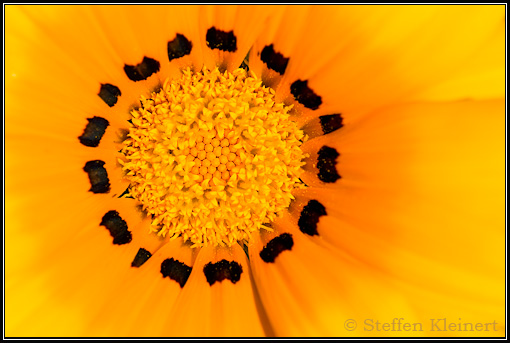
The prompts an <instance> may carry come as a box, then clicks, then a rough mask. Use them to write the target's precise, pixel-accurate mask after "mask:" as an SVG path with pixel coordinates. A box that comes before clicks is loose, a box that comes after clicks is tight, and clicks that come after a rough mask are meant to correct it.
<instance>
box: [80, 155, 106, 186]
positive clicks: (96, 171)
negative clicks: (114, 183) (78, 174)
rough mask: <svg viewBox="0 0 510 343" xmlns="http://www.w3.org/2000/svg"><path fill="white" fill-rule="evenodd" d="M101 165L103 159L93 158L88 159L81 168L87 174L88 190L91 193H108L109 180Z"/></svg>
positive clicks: (102, 164)
mask: <svg viewBox="0 0 510 343" xmlns="http://www.w3.org/2000/svg"><path fill="white" fill-rule="evenodd" d="M103 166H104V162H103V161H100V160H95V161H88V162H87V163H85V167H83V170H84V171H85V172H86V173H87V174H89V180H90V185H91V187H90V189H89V191H90V192H92V193H108V192H109V191H110V180H109V179H108V173H107V172H106V169H105V168H104V167H103Z"/></svg>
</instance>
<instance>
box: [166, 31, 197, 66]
mask: <svg viewBox="0 0 510 343" xmlns="http://www.w3.org/2000/svg"><path fill="white" fill-rule="evenodd" d="M192 47H193V44H191V42H190V41H189V40H188V39H187V38H186V37H185V36H184V35H182V34H180V33H178V34H177V35H176V36H175V38H174V39H173V40H171V41H169V42H168V45H167V50H168V60H169V61H172V60H173V59H176V58H181V57H183V56H186V55H189V54H190V53H191V48H192Z"/></svg>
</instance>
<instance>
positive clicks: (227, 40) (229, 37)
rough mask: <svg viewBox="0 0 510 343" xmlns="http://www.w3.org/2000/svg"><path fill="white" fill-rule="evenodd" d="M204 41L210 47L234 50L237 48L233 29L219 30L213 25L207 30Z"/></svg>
mask: <svg viewBox="0 0 510 343" xmlns="http://www.w3.org/2000/svg"><path fill="white" fill-rule="evenodd" d="M205 42H206V44H207V46H208V47H209V48H210V49H219V50H222V51H230V52H235V51H236V50H237V38H236V36H235V35H234V31H229V32H225V31H220V30H216V28H215V27H211V28H210V29H209V30H207V34H206V36H205Z"/></svg>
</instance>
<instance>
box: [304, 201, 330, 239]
mask: <svg viewBox="0 0 510 343" xmlns="http://www.w3.org/2000/svg"><path fill="white" fill-rule="evenodd" d="M326 214H327V213H326V208H325V207H324V206H323V205H322V204H321V203H320V202H318V201H317V200H310V201H309V202H308V204H307V205H306V206H305V207H303V210H302V211H301V215H300V216H299V220H298V226H299V230H301V232H303V233H305V234H307V235H310V236H313V235H318V234H319V233H318V232H317V223H318V222H319V217H321V216H325V215H326Z"/></svg>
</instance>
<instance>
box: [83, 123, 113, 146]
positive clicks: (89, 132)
mask: <svg viewBox="0 0 510 343" xmlns="http://www.w3.org/2000/svg"><path fill="white" fill-rule="evenodd" d="M87 120H88V121H89V122H88V124H87V126H85V130H84V131H83V134H82V135H81V136H80V137H78V139H79V140H80V143H81V144H83V145H85V146H89V147H92V148H95V147H97V146H98V145H99V142H100V141H101V138H102V137H103V135H104V133H105V131H106V128H107V127H108V125H110V123H109V122H108V120H106V119H104V118H101V117H93V118H87Z"/></svg>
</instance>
